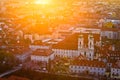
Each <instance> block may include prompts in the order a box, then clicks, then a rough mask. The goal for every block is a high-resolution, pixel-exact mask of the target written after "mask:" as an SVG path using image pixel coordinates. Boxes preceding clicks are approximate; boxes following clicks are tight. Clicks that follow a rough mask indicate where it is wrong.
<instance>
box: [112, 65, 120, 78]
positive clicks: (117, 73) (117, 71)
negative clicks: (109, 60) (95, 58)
mask: <svg viewBox="0 0 120 80" xmlns="http://www.w3.org/2000/svg"><path fill="white" fill-rule="evenodd" d="M111 78H118V79H120V67H119V66H117V65H112V68H111Z"/></svg>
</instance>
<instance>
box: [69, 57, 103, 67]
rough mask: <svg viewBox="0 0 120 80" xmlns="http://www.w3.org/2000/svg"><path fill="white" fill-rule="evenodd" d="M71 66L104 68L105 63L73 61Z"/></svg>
mask: <svg viewBox="0 0 120 80" xmlns="http://www.w3.org/2000/svg"><path fill="white" fill-rule="evenodd" d="M71 65H78V66H90V67H105V63H104V62H102V61H89V60H78V59H77V60H76V59H75V60H74V61H73V63H72V64H71Z"/></svg>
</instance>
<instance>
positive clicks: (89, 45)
mask: <svg viewBox="0 0 120 80" xmlns="http://www.w3.org/2000/svg"><path fill="white" fill-rule="evenodd" d="M100 45H101V37H100V34H99V33H74V34H72V35H71V36H68V37H67V38H66V39H64V40H63V41H61V42H59V43H58V44H55V45H53V51H54V55H55V56H59V57H69V58H74V57H79V56H80V55H82V56H84V57H86V59H88V60H93V59H94V56H95V47H96V46H98V47H100Z"/></svg>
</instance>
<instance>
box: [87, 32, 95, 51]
mask: <svg viewBox="0 0 120 80" xmlns="http://www.w3.org/2000/svg"><path fill="white" fill-rule="evenodd" d="M88 49H94V37H93V35H92V34H89V35H88Z"/></svg>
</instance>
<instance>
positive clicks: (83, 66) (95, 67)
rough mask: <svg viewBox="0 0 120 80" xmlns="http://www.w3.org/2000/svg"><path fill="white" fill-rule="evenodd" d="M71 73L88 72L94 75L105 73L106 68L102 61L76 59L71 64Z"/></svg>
mask: <svg viewBox="0 0 120 80" xmlns="http://www.w3.org/2000/svg"><path fill="white" fill-rule="evenodd" d="M69 69H70V72H71V73H77V74H80V73H87V74H92V75H103V76H104V75H105V72H106V68H105V64H104V62H102V61H88V60H75V61H73V63H72V64H70V66H69Z"/></svg>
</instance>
